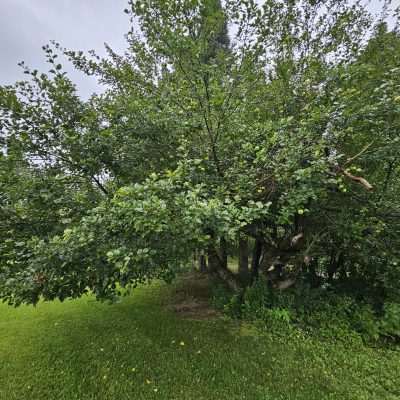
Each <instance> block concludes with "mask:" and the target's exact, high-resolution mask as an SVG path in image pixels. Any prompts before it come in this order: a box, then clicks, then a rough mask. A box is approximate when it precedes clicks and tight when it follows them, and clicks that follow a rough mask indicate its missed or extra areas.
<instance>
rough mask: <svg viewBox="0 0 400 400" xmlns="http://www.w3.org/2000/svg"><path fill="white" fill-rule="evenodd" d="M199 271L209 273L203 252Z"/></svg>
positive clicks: (202, 252) (200, 257)
mask: <svg viewBox="0 0 400 400" xmlns="http://www.w3.org/2000/svg"><path fill="white" fill-rule="evenodd" d="M199 271H200V272H207V260H206V255H205V254H204V251H203V250H202V251H201V253H200V256H199Z"/></svg>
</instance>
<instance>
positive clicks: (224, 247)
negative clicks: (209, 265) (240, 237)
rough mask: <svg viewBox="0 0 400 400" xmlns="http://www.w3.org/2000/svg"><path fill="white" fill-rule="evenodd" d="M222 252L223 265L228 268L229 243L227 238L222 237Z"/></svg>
mask: <svg viewBox="0 0 400 400" xmlns="http://www.w3.org/2000/svg"><path fill="white" fill-rule="evenodd" d="M220 248H221V251H220V254H221V267H222V268H225V269H227V268H228V253H227V244H226V240H225V238H223V237H222V238H221V240H220Z"/></svg>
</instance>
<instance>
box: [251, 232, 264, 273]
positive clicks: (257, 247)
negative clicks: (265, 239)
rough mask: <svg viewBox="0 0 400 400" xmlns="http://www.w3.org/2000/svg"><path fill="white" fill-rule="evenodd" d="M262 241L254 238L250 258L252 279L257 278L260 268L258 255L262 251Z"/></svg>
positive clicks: (259, 255)
mask: <svg viewBox="0 0 400 400" xmlns="http://www.w3.org/2000/svg"><path fill="white" fill-rule="evenodd" d="M262 247H263V245H262V241H261V240H260V239H256V242H255V244H254V249H253V258H252V260H251V280H252V281H254V280H256V279H257V278H258V275H259V268H260V257H261V252H262Z"/></svg>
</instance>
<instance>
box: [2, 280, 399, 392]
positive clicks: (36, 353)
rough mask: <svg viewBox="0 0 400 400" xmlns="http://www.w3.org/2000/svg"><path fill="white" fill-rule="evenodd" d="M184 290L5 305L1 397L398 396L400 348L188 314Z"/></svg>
mask: <svg viewBox="0 0 400 400" xmlns="http://www.w3.org/2000/svg"><path fill="white" fill-rule="evenodd" d="M175 289H176V287H174V286H166V285H162V284H157V285H152V286H148V287H144V288H140V289H138V290H137V291H136V292H135V293H134V294H133V295H132V296H130V297H127V298H125V299H124V300H123V301H122V302H121V303H119V304H115V305H108V304H102V303H98V302H95V301H93V299H92V298H90V297H86V298H83V299H80V300H74V301H68V302H65V303H59V302H53V303H42V304H40V305H39V306H37V307H36V308H33V307H26V306H24V307H20V308H18V309H14V308H10V307H8V306H6V305H1V306H0V399H1V400H25V399H27V400H38V399H49V400H58V399H65V400H73V399H80V400H86V399H96V400H102V399H104V400H105V399H115V400H124V399H130V400H139V399H146V400H148V399H163V400H166V399H177V400H181V399H182V400H183V399H185V400H186V399H187V400H191V399H193V400H201V399H204V400H206V399H207V400H212V399H216V400H217V399H218V400H222V399H231V400H234V399H250V400H258V399H260V400H270V399H277V400H278V399H282V400H283V399H288V400H289V399H304V400H313V399H316V400H321V399H341V400H343V399H349V400H350V399H351V400H355V399H387V400H389V399H400V388H399V386H400V385H399V383H400V352H399V351H395V350H387V349H386V350H384V349H372V348H368V347H363V346H355V347H354V345H351V346H350V345H348V346H345V345H343V344H334V343H326V342H322V341H318V340H317V339H315V338H302V337H298V336H296V335H295V334H293V335H291V336H290V337H285V336H282V337H279V336H276V335H268V334H265V335H261V334H260V333H259V332H258V331H256V330H255V329H254V328H252V327H251V326H248V325H238V324H237V323H234V322H232V321H229V320H225V319H223V318H216V319H211V320H200V321H196V320H188V319H183V318H180V317H179V316H178V315H176V314H175V313H173V312H172V311H168V310H167V309H166V307H165V305H164V303H165V299H168V298H169V297H170V296H171V293H172V292H173V291H174V290H175Z"/></svg>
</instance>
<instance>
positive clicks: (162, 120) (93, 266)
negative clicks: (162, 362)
mask: <svg viewBox="0 0 400 400" xmlns="http://www.w3.org/2000/svg"><path fill="white" fill-rule="evenodd" d="M353 3H354V2H351V1H347V0H325V1H315V0H302V1H296V2H294V1H279V0H268V1H264V2H262V4H258V3H257V2H255V1H253V0H247V1H245V0H227V1H226V2H225V4H224V7H223V8H222V6H221V3H220V2H219V1H216V0H204V1H199V0H185V1H179V2H178V1H175V2H165V1H159V0H152V1H140V0H135V1H134V0H131V1H130V2H129V8H128V9H127V10H126V13H127V14H129V15H130V17H131V19H132V27H133V28H132V30H131V31H130V32H129V33H128V34H127V44H128V49H127V51H126V52H125V54H122V55H119V54H116V53H115V52H113V50H112V49H110V48H108V47H107V50H108V56H107V57H106V58H100V57H98V56H96V55H95V54H89V55H85V54H83V53H82V52H75V51H70V50H67V49H63V48H62V47H61V46H60V45H59V44H57V43H53V44H52V45H51V46H50V45H49V46H45V47H44V51H45V54H46V57H47V59H48V62H49V64H50V65H51V69H50V71H49V72H48V74H42V73H39V72H38V71H36V70H30V69H29V68H28V67H26V66H25V65H23V68H25V72H26V74H27V75H28V76H29V78H30V80H28V81H26V82H18V83H16V84H15V85H14V86H7V87H2V88H0V129H1V145H2V146H3V150H4V151H3V154H2V155H1V159H0V162H1V164H0V165H1V168H0V177H1V180H0V185H1V198H0V201H1V209H0V213H1V222H0V224H1V225H0V239H1V244H0V297H1V298H3V299H4V300H6V301H8V302H9V303H11V304H20V303H22V302H28V303H29V302H32V303H36V302H37V301H38V299H39V298H40V296H43V297H44V298H45V299H54V298H60V299H64V298H67V297H78V296H80V295H82V294H83V293H85V292H87V291H93V292H94V293H96V295H97V297H98V298H100V299H103V298H113V297H114V296H115V295H118V293H119V290H120V288H121V287H127V286H128V287H129V286H135V285H136V284H137V283H139V282H143V281H147V280H149V279H152V278H154V277H162V278H165V279H170V278H171V276H172V274H173V272H174V271H175V270H176V269H177V268H179V267H180V266H182V265H184V264H188V262H189V259H190V258H191V257H192V255H193V254H194V253H196V254H199V252H200V253H201V254H204V253H205V252H207V254H208V268H209V270H211V271H221V270H224V271H225V272H224V273H223V274H222V275H221V276H224V277H225V278H226V277H227V278H228V280H236V277H235V276H233V275H232V274H231V273H229V271H228V270H227V269H226V265H227V262H226V257H227V252H228V251H231V252H235V251H234V250H232V249H235V247H237V245H238V242H240V243H241V246H240V249H241V253H243V252H246V251H247V246H248V243H250V247H251V248H254V250H253V256H252V267H251V275H252V277H253V278H256V277H257V276H259V275H260V276H262V277H265V278H266V279H267V280H268V282H269V284H270V286H271V287H280V288H283V287H285V286H289V285H293V284H295V285H296V286H297V287H304V288H315V289H316V290H321V287H324V288H327V289H329V290H332V291H333V292H335V293H337V294H339V295H340V294H341V293H343V294H350V295H351V296H353V297H355V301H367V302H368V303H369V304H371V306H372V307H373V310H374V312H377V313H381V314H383V313H384V312H385V311H384V310H385V309H396V307H394V308H393V304H395V303H397V302H398V301H399V298H400V296H399V294H400V293H399V290H400V286H399V283H398V282H399V278H400V254H399V252H400V239H399V237H400V235H399V234H400V225H399V217H400V209H399V204H398V198H399V195H400V193H399V190H400V186H399V178H398V176H399V169H400V165H399V157H398V154H399V151H400V136H399V129H400V90H399V89H400V58H399V57H400V36H399V30H398V28H399V27H398V24H395V27H394V28H393V29H392V30H390V29H389V28H388V26H387V24H386V22H385V18H386V16H387V14H388V13H389V7H388V6H387V5H386V7H384V9H383V13H382V15H381V16H380V17H379V18H375V19H374V18H373V17H372V16H371V15H370V14H369V13H368V12H367V10H366V9H365V8H364V7H363V6H362V5H360V4H359V3H358V2H356V3H354V4H353ZM393 19H394V20H395V21H396V19H395V17H393ZM59 56H64V57H65V56H66V57H67V58H68V59H69V60H70V61H71V62H72V63H73V64H74V66H75V67H76V68H77V69H79V70H81V71H83V72H85V73H86V74H88V75H93V76H95V77H96V78H97V79H98V81H99V83H100V84H102V85H103V86H104V91H103V92H102V93H101V94H96V95H93V96H92V97H91V98H90V99H89V100H88V101H82V100H81V99H80V98H79V97H78V95H77V91H76V88H75V86H74V84H73V83H72V82H71V81H70V80H69V78H68V77H67V75H66V73H65V72H63V67H62V65H61V64H60V63H59V61H58V59H59ZM249 239H250V240H249ZM240 256H241V259H242V260H243V259H244V260H246V257H244V258H243V257H242V256H243V254H240ZM242 269H243V263H242ZM244 269H245V271H247V265H245V266H244ZM242 272H243V271H242ZM245 275H246V274H245ZM247 281H248V279H244V280H243V282H247ZM307 290H308V289H307ZM385 304H386V306H385ZM390 307H392V308H390ZM397 310H398V308H397Z"/></svg>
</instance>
